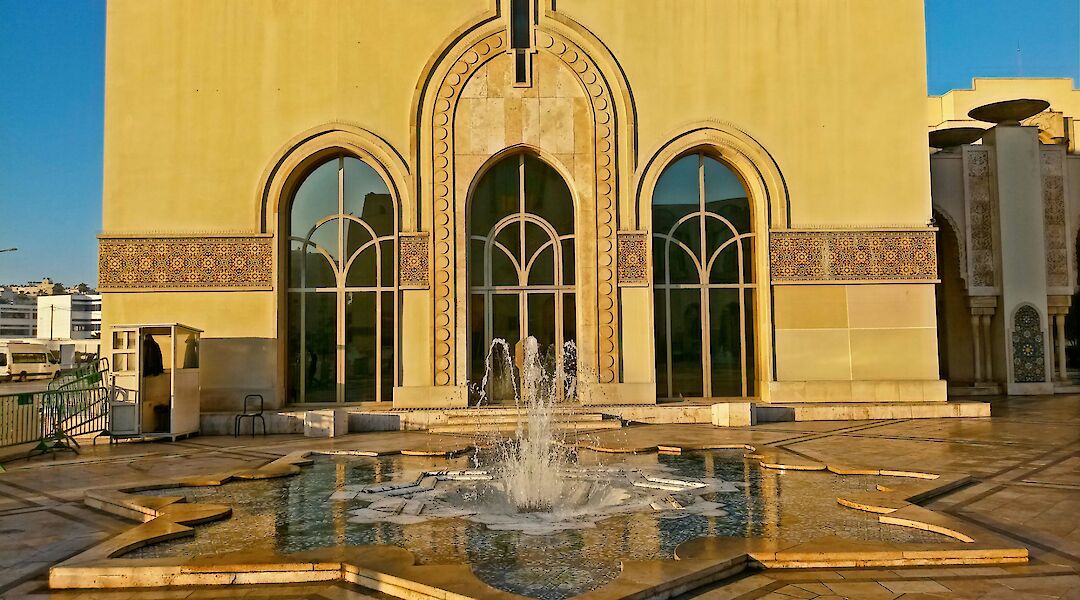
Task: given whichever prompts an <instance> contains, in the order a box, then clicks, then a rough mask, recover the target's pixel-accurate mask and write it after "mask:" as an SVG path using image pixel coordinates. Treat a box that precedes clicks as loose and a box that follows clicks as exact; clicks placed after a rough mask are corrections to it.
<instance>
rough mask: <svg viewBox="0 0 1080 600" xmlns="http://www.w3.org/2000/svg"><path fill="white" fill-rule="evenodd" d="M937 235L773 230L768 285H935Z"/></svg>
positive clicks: (928, 231)
mask: <svg viewBox="0 0 1080 600" xmlns="http://www.w3.org/2000/svg"><path fill="white" fill-rule="evenodd" d="M935 236H936V230H934V229H925V230H914V231H912V230H893V231H885V230H850V231H849V230H844V231H791V230H775V231H772V232H770V235H769V264H770V271H771V273H770V275H771V278H772V281H773V283H795V282H873V281H911V282H936V281H937V279H938V274H937V243H936V238H935Z"/></svg>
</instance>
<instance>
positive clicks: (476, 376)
mask: <svg viewBox="0 0 1080 600" xmlns="http://www.w3.org/2000/svg"><path fill="white" fill-rule="evenodd" d="M574 215H575V212H574V202H573V198H572V197H571V195H570V188H569V187H567V185H566V182H565V181H563V178H562V177H561V176H560V175H559V174H558V172H557V171H555V169H553V168H552V167H551V166H549V165H548V164H546V163H544V162H543V161H541V160H540V159H539V158H537V157H535V156H533V155H531V154H518V155H514V156H510V157H508V158H505V159H503V160H502V161H500V162H498V163H497V164H495V165H494V166H493V167H492V168H491V169H489V170H488V171H487V172H486V173H485V174H484V175H483V176H482V177H481V178H480V181H479V182H478V183H477V185H476V190H475V192H474V193H473V197H472V198H471V199H470V205H469V230H470V244H469V258H468V265H469V273H468V275H469V290H470V306H469V379H470V380H471V381H474V382H479V381H481V380H482V379H483V377H484V369H485V364H486V358H487V355H488V350H489V348H490V346H491V343H492V340H494V339H496V338H502V339H504V340H506V342H507V343H508V344H509V345H510V348H511V354H512V355H513V354H515V353H516V352H515V350H516V348H515V347H516V346H517V344H518V343H519V342H520V341H521V340H523V339H525V338H526V337H528V336H533V337H535V338H536V339H537V341H538V342H539V343H540V346H541V348H540V350H541V352H542V353H543V354H544V355H546V356H548V357H550V361H551V362H552V363H553V364H554V366H555V367H556V368H558V369H559V371H558V372H565V369H567V368H576V365H571V364H569V363H568V362H567V361H566V360H565V359H564V356H563V352H562V349H563V344H564V343H565V342H568V341H572V340H573V339H574V331H575V326H576V323H574V320H575V312H574V306H575V305H574V302H573V298H574ZM497 362H499V363H501V362H505V360H499V361H497ZM517 368H518V367H517V365H516V364H512V365H503V364H496V365H493V370H495V371H496V372H498V371H500V370H501V371H502V375H503V376H501V377H499V376H496V377H494V380H495V381H496V382H497V383H495V384H491V382H490V381H489V387H488V389H486V390H484V393H485V394H486V395H487V401H488V402H513V399H514V389H513V385H512V384H510V383H509V381H510V377H509V375H510V373H507V371H512V374H513V375H514V377H513V379H514V380H516V381H520V377H519V374H518V373H517ZM472 391H473V393H474V397H473V399H472V400H473V402H476V401H477V400H478V399H479V393H480V390H479V389H476V390H472Z"/></svg>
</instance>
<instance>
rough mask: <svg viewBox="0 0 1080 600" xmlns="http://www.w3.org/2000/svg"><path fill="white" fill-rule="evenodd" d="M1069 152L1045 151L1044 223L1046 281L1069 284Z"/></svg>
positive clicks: (1048, 284) (1055, 285)
mask: <svg viewBox="0 0 1080 600" xmlns="http://www.w3.org/2000/svg"><path fill="white" fill-rule="evenodd" d="M1064 160H1065V153H1064V152H1058V151H1056V149H1054V150H1044V151H1043V152H1042V160H1041V165H1042V169H1041V170H1042V192H1043V195H1042V199H1043V227H1044V234H1043V235H1044V236H1045V239H1046V285H1047V287H1056V288H1067V287H1068V286H1069V243H1068V226H1067V224H1066V222H1065V169H1064V164H1063V163H1064Z"/></svg>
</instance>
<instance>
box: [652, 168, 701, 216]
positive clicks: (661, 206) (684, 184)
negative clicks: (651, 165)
mask: <svg viewBox="0 0 1080 600" xmlns="http://www.w3.org/2000/svg"><path fill="white" fill-rule="evenodd" d="M698 160H699V159H698V155H697V154H690V155H687V156H684V157H682V158H680V159H679V160H677V161H675V162H674V163H672V164H671V166H669V167H668V168H667V169H665V170H664V172H663V174H661V175H660V179H659V180H658V181H657V182H656V189H655V191H654V192H653V231H654V232H656V233H669V232H670V230H671V228H672V226H673V225H675V222H676V221H678V220H679V219H680V218H682V217H683V216H685V215H687V214H690V213H692V212H695V211H697V209H698Z"/></svg>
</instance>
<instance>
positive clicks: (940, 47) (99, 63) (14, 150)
mask: <svg viewBox="0 0 1080 600" xmlns="http://www.w3.org/2000/svg"><path fill="white" fill-rule="evenodd" d="M148 1H149V0H148ZM356 1H357V2H360V1H363V0H356ZM564 1H566V2H572V1H573V0H564ZM880 1H882V2H888V1H891V0H880ZM925 1H926V21H927V23H926V30H927V55H928V62H929V65H928V73H927V74H928V77H929V92H930V93H932V94H940V93H942V92H945V91H948V90H950V89H953V88H958V87H965V88H966V87H970V84H971V78H972V77H976V76H980V77H1015V76H1017V75H1023V76H1026V77H1072V78H1074V79H1080V33H1078V31H1080V0H1028V1H1027V2H1021V1H1020V0H925ZM104 37H105V2H104V0H0V74H2V80H0V81H3V84H2V85H0V248H7V247H10V246H16V247H18V248H19V251H18V252H7V253H0V283H19V282H23V281H26V280H30V279H38V278H40V277H42V276H48V277H52V278H53V279H54V280H58V281H62V282H64V283H68V284H74V283H78V282H80V281H85V282H88V283H91V284H93V283H95V281H96V279H97V275H96V271H97V266H96V263H97V253H96V251H97V243H96V240H95V236H96V235H97V233H98V232H99V230H100V229H101V144H102V142H101V139H102V119H103V106H104V99H103V94H104V91H103V90H104V86H103V78H104V58H105V52H104ZM1018 46H1019V47H1020V49H1021V52H1020V56H1019V57H1018V53H1017V47H1018Z"/></svg>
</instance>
